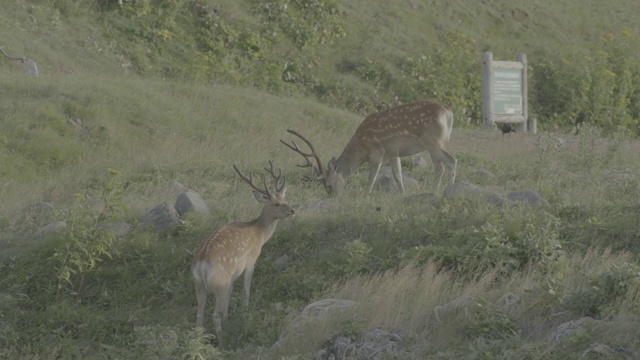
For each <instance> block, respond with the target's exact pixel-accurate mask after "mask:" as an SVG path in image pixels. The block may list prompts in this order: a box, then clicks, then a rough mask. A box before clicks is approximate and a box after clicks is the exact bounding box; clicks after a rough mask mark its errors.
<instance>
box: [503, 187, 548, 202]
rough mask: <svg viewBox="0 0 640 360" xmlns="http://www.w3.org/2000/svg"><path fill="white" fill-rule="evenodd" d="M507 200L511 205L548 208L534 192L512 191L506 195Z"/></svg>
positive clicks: (542, 199) (543, 200)
mask: <svg viewBox="0 0 640 360" xmlns="http://www.w3.org/2000/svg"><path fill="white" fill-rule="evenodd" d="M507 199H509V201H511V202H512V203H521V204H524V205H530V206H549V202H548V201H547V200H545V199H544V198H543V197H541V196H540V195H538V193H537V192H535V191H529V190H523V191H512V192H510V193H509V194H507Z"/></svg>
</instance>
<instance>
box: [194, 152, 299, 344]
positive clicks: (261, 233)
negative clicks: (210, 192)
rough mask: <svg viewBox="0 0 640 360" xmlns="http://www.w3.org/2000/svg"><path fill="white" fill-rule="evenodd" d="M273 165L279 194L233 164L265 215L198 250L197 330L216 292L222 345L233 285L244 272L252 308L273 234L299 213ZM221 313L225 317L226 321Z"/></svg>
mask: <svg viewBox="0 0 640 360" xmlns="http://www.w3.org/2000/svg"><path fill="white" fill-rule="evenodd" d="M269 165H270V169H267V168H265V170H267V172H269V174H270V175H271V176H272V177H273V178H274V179H275V190H276V191H275V193H272V192H270V191H269V189H268V186H267V180H266V178H265V180H264V189H261V188H259V187H257V186H255V185H254V184H253V174H252V173H249V177H247V176H245V175H244V174H243V173H242V171H240V170H239V169H238V167H237V166H236V165H233V168H234V169H235V170H236V172H237V173H238V175H240V178H241V179H242V180H244V181H245V182H246V183H247V184H249V185H250V186H251V187H252V188H253V195H254V196H255V198H256V199H257V200H258V201H259V202H260V203H262V204H263V207H262V212H261V213H260V216H259V217H258V218H257V219H255V220H253V221H250V222H235V223H231V224H228V225H225V226H223V227H222V228H220V229H219V230H218V231H216V232H214V233H212V234H211V235H209V236H207V237H206V238H205V239H204V240H203V241H202V243H200V246H198V248H197V249H196V252H195V254H194V257H193V262H192V264H191V272H192V274H193V282H194V285H195V289H196V298H197V300H198V315H197V318H196V327H199V328H201V327H202V324H203V322H204V308H205V304H206V302H207V295H208V293H209V292H213V293H214V294H215V297H216V305H215V309H214V311H213V323H214V326H215V330H216V335H217V337H218V341H219V342H222V320H223V319H226V318H227V316H228V313H229V299H230V298H231V291H232V288H233V282H234V281H235V280H236V279H237V278H238V277H239V276H240V275H241V274H242V273H243V272H244V291H245V299H244V305H245V306H248V305H249V294H250V292H251V277H252V276H253V270H254V267H255V264H256V260H257V259H258V256H260V251H261V250H262V246H264V244H265V243H266V242H267V241H269V239H270V238H271V235H273V232H274V231H275V230H276V227H277V226H278V221H279V220H280V219H284V218H287V217H289V216H292V215H294V213H295V212H294V210H293V209H292V208H291V206H289V204H288V203H287V200H286V199H285V191H286V188H285V178H284V177H282V170H281V169H279V170H278V175H276V174H275V171H274V169H273V162H271V161H269ZM220 313H222V314H223V316H222V319H221V318H220Z"/></svg>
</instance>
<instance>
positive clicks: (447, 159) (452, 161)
mask: <svg viewBox="0 0 640 360" xmlns="http://www.w3.org/2000/svg"><path fill="white" fill-rule="evenodd" d="M439 158H440V160H441V162H442V163H444V164H445V165H446V166H447V167H448V168H449V184H453V183H455V181H456V165H457V164H458V160H456V158H454V157H453V156H452V155H451V154H449V153H448V152H447V151H446V150H444V149H441V150H440V154H439Z"/></svg>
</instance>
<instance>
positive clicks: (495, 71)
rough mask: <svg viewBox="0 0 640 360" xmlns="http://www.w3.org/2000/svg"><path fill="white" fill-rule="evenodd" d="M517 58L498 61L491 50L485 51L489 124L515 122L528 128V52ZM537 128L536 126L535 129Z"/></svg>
mask: <svg viewBox="0 0 640 360" xmlns="http://www.w3.org/2000/svg"><path fill="white" fill-rule="evenodd" d="M516 60H517V61H494V60H493V54H492V53H491V52H484V53H482V64H483V68H482V93H483V99H482V100H483V101H482V116H483V118H484V119H483V122H484V124H485V125H486V126H487V127H491V128H493V127H495V123H512V124H516V128H517V129H518V130H519V131H521V132H523V133H524V132H526V130H527V120H528V108H527V103H528V99H527V56H526V55H525V54H522V53H520V54H518V56H517V58H516ZM533 132H535V130H534V131H533Z"/></svg>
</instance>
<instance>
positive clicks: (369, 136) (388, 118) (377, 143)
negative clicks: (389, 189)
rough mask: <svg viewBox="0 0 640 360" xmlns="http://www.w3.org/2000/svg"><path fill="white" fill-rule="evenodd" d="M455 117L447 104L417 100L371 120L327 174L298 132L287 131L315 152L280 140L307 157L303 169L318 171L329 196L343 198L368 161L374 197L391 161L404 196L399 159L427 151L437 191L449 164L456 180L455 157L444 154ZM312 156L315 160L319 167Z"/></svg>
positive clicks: (333, 162) (352, 138)
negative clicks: (383, 169) (384, 165)
mask: <svg viewBox="0 0 640 360" xmlns="http://www.w3.org/2000/svg"><path fill="white" fill-rule="evenodd" d="M452 127H453V113H452V112H451V109H449V107H448V106H447V105H444V104H442V103H439V102H435V101H429V100H424V101H417V102H412V103H408V104H403V105H400V106H397V107H394V108H391V109H388V110H385V111H381V112H378V113H374V114H371V115H369V116H367V117H366V118H365V119H364V121H363V122H362V124H360V126H359V127H358V128H357V129H356V132H355V133H354V134H353V137H351V140H350V141H349V143H348V144H347V146H346V147H345V148H344V150H343V151H342V155H340V157H339V158H337V159H336V158H335V157H334V158H332V159H331V160H330V161H329V163H328V165H327V168H328V169H327V170H326V171H325V170H324V168H323V166H322V162H321V161H320V155H318V153H317V152H316V150H315V148H314V147H313V145H312V144H311V142H310V141H309V140H307V139H306V138H305V137H303V136H302V135H300V134H299V133H298V132H296V131H294V130H287V131H288V132H290V133H292V134H293V135H296V136H297V137H299V138H300V139H302V140H303V141H304V142H305V143H306V144H307V145H308V146H309V149H310V150H311V152H310V153H307V152H303V151H302V150H301V149H300V147H298V145H297V144H296V143H295V142H291V144H289V143H287V142H285V141H284V140H280V141H281V142H282V143H283V144H285V145H286V146H287V147H289V148H290V149H292V150H294V151H295V152H297V153H299V154H300V155H302V156H303V157H304V158H305V160H306V164H303V165H298V166H300V167H313V168H314V170H315V174H316V178H315V179H316V180H321V181H322V182H323V184H324V187H325V189H326V190H327V192H328V193H329V194H330V195H332V194H335V195H340V194H341V193H342V192H343V191H344V187H345V180H346V178H347V177H348V176H349V175H351V173H352V172H353V171H355V170H356V169H357V168H358V167H359V166H360V165H361V164H362V163H365V162H369V163H370V164H371V168H370V171H369V186H368V188H367V192H368V193H371V190H372V189H373V185H374V183H375V181H376V177H377V176H378V172H379V171H380V166H381V165H382V163H383V161H385V160H387V159H389V160H390V163H391V170H392V172H393V178H394V179H395V180H396V183H397V184H398V187H399V188H400V191H401V192H404V184H403V183H402V172H401V165H400V158H401V157H404V156H411V155H416V154H418V153H421V152H423V151H425V150H427V151H428V152H429V154H430V155H431V161H433V165H434V167H435V172H436V182H435V189H436V190H438V188H439V187H440V182H441V180H442V175H443V173H444V166H445V165H446V166H447V167H448V168H449V182H450V183H452V184H453V183H454V181H455V177H456V163H457V161H456V159H455V158H454V157H453V156H451V154H449V153H448V152H447V151H445V150H444V148H443V146H444V144H445V143H446V142H447V141H449V138H450V137H451V129H452ZM310 158H314V159H315V161H316V163H317V166H314V165H313V163H312V162H311V160H310Z"/></svg>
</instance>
